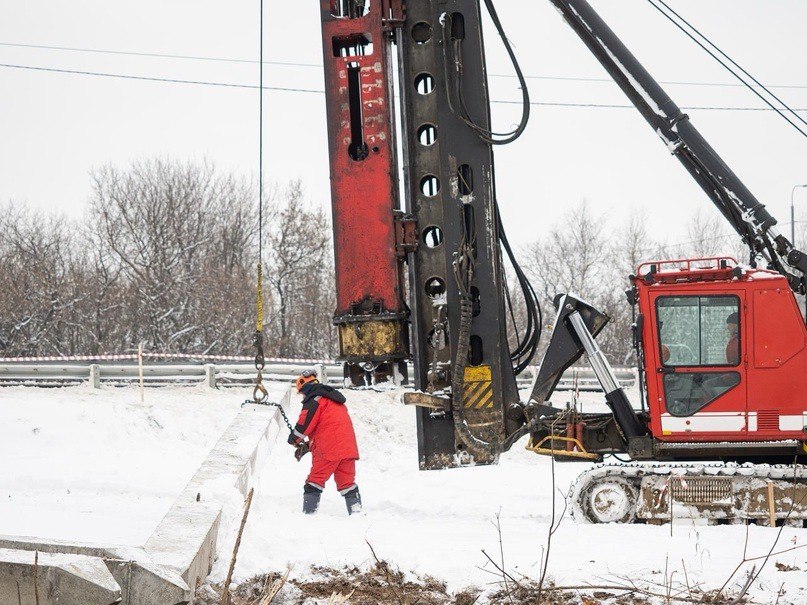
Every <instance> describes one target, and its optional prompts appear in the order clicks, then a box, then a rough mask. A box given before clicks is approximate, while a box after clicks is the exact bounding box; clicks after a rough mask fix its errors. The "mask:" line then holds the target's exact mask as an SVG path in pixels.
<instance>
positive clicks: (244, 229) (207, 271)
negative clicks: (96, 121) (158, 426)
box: [91, 160, 254, 352]
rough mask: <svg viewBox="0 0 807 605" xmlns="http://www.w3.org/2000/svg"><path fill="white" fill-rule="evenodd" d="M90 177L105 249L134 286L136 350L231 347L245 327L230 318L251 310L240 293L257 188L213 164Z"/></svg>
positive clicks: (131, 305)
mask: <svg viewBox="0 0 807 605" xmlns="http://www.w3.org/2000/svg"><path fill="white" fill-rule="evenodd" d="M92 176H93V189H94V191H93V198H92V201H91V213H92V214H93V216H94V217H95V218H96V224H97V225H98V236H99V237H100V240H101V242H102V245H101V249H102V250H103V251H104V254H106V253H107V252H108V254H109V255H111V257H112V258H114V259H115V261H116V262H117V263H118V264H119V267H120V272H121V274H122V276H123V277H125V280H126V284H127V285H128V286H129V287H128V292H127V295H128V297H127V310H128V313H126V316H127V317H128V319H129V321H131V322H132V323H131V326H132V330H131V332H130V334H129V339H128V340H129V346H135V345H136V344H137V343H138V342H143V343H144V344H145V345H146V346H147V347H149V348H152V349H153V350H158V351H184V352H208V351H211V350H214V349H216V348H223V346H224V347H229V346H232V344H234V343H233V342H232V341H231V340H230V338H223V335H225V334H231V333H232V332H234V331H235V329H236V328H242V327H243V322H236V324H237V325H234V324H233V322H232V321H231V319H232V318H233V317H234V316H235V315H234V313H233V311H234V310H235V309H237V308H238V307H239V306H243V305H239V304H238V299H239V297H238V292H239V287H238V286H239V284H240V283H243V282H244V281H245V280H246V274H245V269H246V261H247V260H248V253H247V252H245V251H246V250H248V249H249V248H250V246H249V245H248V244H250V243H251V242H250V240H251V238H252V237H253V234H254V227H253V231H252V232H250V227H249V226H248V225H249V223H250V220H249V217H250V210H249V201H250V198H251V190H250V188H249V187H247V186H246V185H245V184H244V183H242V182H240V181H238V180H236V179H233V178H232V177H221V176H219V175H218V174H217V172H216V171H215V169H214V168H213V167H212V166H211V165H208V164H202V165H198V164H191V163H189V164H178V163H172V162H169V161H167V160H149V161H144V162H138V163H135V164H133V165H132V167H131V168H130V169H128V170H126V171H121V170H119V169H116V168H114V167H111V166H107V167H104V168H101V169H99V170H97V171H95V172H94V173H93V175H92ZM253 224H254V223H253ZM99 258H100V257H99ZM222 297H225V300H222ZM229 297H233V298H234V299H235V300H230V303H232V302H235V305H233V304H228V302H227V300H226V298H229ZM233 307H235V308H233ZM244 310H245V309H244ZM219 326H221V327H222V328H223V329H217V327H219ZM244 340H245V341H246V340H247V339H246V338H244Z"/></svg>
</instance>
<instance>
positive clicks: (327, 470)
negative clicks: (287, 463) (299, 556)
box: [289, 370, 361, 515]
mask: <svg viewBox="0 0 807 605" xmlns="http://www.w3.org/2000/svg"><path fill="white" fill-rule="evenodd" d="M296 386H297V392H298V393H301V394H302V395H303V409H302V411H301V412H300V418H299V419H298V420H297V425H296V426H295V427H294V430H293V431H292V433H291V434H290V435H289V443H290V444H291V445H293V446H295V448H296V449H295V452H294V457H295V458H297V460H298V461H299V460H300V459H301V458H302V457H303V456H304V455H305V454H306V453H308V452H309V451H310V452H311V457H312V458H313V461H312V464H311V472H310V473H309V474H308V478H307V479H306V481H305V486H304V488H303V512H304V513H305V514H307V515H311V514H313V513H315V512H317V509H318V508H319V501H320V497H321V496H322V490H324V489H325V483H326V482H327V481H328V479H330V478H331V476H332V475H333V477H334V479H335V480H336V489H337V490H339V493H340V494H342V495H343V496H344V497H345V504H346V505H347V512H348V514H349V515H352V514H353V513H357V512H360V511H361V496H360V495H359V488H358V486H357V485H356V460H358V459H359V448H358V446H357V445H356V434H355V432H354V431H353V423H352V422H351V421H350V415H349V414H348V412H347V407H346V406H345V401H347V400H346V399H345V396H344V395H342V393H340V392H339V391H337V390H336V389H334V388H333V387H329V386H328V385H325V384H321V383H320V382H319V381H318V380H317V374H316V372H313V371H311V370H307V371H305V372H303V374H302V375H301V376H300V377H299V378H298V379H297V383H296ZM306 437H307V438H308V439H307V440H306Z"/></svg>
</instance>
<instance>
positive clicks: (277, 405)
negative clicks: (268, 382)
mask: <svg viewBox="0 0 807 605" xmlns="http://www.w3.org/2000/svg"><path fill="white" fill-rule="evenodd" d="M250 404H257V405H266V406H269V407H270V408H277V409H278V410H279V411H280V415H281V416H283V422H285V423H286V426H287V427H288V428H289V432H291V433H293V432H294V427H293V426H292V424H291V421H290V420H289V417H288V416H286V410H284V409H283V405H282V404H280V403H275V402H274V401H266V400H265V399H264V400H263V401H253V400H252V399H247V400H246V401H245V402H244V403H243V404H242V405H250Z"/></svg>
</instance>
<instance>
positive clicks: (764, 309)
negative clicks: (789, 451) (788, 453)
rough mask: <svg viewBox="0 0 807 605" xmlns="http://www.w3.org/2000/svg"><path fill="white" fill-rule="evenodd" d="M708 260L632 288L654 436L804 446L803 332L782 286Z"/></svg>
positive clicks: (806, 343) (806, 379) (806, 347)
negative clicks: (640, 323)
mask: <svg viewBox="0 0 807 605" xmlns="http://www.w3.org/2000/svg"><path fill="white" fill-rule="evenodd" d="M711 260H712V261H713V264H712V266H711V268H695V266H694V263H693V262H692V261H684V263H686V264H685V265H684V268H682V269H677V268H667V267H665V266H664V264H661V265H656V271H655V272H653V273H652V275H651V274H648V273H645V274H644V275H642V274H641V273H640V276H639V277H637V278H635V284H636V286H637V291H638V295H639V309H640V313H641V314H642V316H643V326H644V329H643V345H644V352H645V369H646V376H647V379H646V384H647V396H648V404H649V408H650V414H651V423H650V428H651V431H652V433H653V436H654V437H656V438H657V439H659V440H661V441H670V442H714V441H773V440H785V439H797V440H803V439H804V438H805V431H806V430H807V328H806V327H805V323H804V319H803V318H802V315H801V312H800V311H799V308H798V306H797V302H796V299H795V297H794V295H793V293H792V291H791V289H790V287H789V285H788V283H787V281H786V279H785V278H784V277H782V276H781V275H779V274H778V273H774V272H771V271H764V270H756V269H743V270H742V271H740V270H739V269H738V268H735V267H734V266H725V267H723V268H720V267H719V265H718V263H719V262H720V259H711ZM725 260H730V259H725ZM703 262H704V261H700V263H703ZM674 263H679V266H680V263H681V261H671V264H670V267H675V264H674ZM726 264H727V265H728V263H726ZM640 271H641V268H640ZM732 321H735V323H733V324H732V323H731V322H732ZM735 325H736V328H734V326H735ZM735 331H736V336H735V335H734V334H735Z"/></svg>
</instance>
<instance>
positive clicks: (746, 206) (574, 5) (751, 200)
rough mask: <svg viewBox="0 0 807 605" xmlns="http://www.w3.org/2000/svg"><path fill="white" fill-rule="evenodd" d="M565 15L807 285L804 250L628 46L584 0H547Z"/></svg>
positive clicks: (724, 201)
mask: <svg viewBox="0 0 807 605" xmlns="http://www.w3.org/2000/svg"><path fill="white" fill-rule="evenodd" d="M550 1H551V2H552V4H554V5H555V7H556V8H557V9H558V11H559V12H560V13H561V14H562V15H563V18H564V19H565V20H566V22H567V23H568V24H569V25H570V26H571V28H572V29H573V30H574V31H575V33H576V34H577V35H578V36H579V37H580V39H581V40H582V41H583V42H584V43H585V45H586V46H587V47H588V49H589V50H590V51H591V52H592V53H593V54H594V56H595V57H597V60H599V62H600V63H601V64H602V66H603V67H604V68H605V69H606V71H607V72H608V73H609V75H610V76H611V77H612V78H613V80H614V81H615V82H616V83H617V84H618V85H619V87H620V88H621V89H622V91H623V92H624V93H625V94H626V95H627V96H628V98H629V99H630V101H631V103H633V104H634V105H635V106H636V109H638V110H639V113H641V114H642V116H643V117H644V119H645V120H646V121H647V122H648V124H650V126H651V127H652V128H653V129H654V130H655V131H656V133H657V134H658V135H659V137H661V139H662V141H664V143H665V144H666V145H667V148H668V149H669V150H670V152H671V153H672V154H673V155H675V156H676V157H677V158H678V160H679V161H680V162H681V163H682V164H683V165H684V168H686V169H687V171H688V172H689V173H690V174H691V175H692V178H694V179H695V181H696V182H697V183H698V185H700V186H701V188H702V189H703V190H704V191H705V192H706V195H708V196H709V199H711V200H712V202H713V203H714V205H715V206H717V208H718V210H720V212H721V213H722V214H723V216H724V217H725V218H726V220H727V221H728V222H729V223H730V224H731V226H732V227H733V228H734V230H735V231H737V233H738V234H739V235H740V237H741V238H742V239H743V241H744V242H745V243H746V244H747V245H748V247H749V248H750V250H751V261H752V264H753V263H754V261H755V259H756V257H757V256H762V257H763V258H765V260H766V261H767V262H768V266H769V268H770V269H773V270H776V271H778V272H779V273H781V274H782V275H784V276H785V277H787V279H788V282H789V283H790V287H791V288H792V289H793V291H794V292H797V293H800V294H804V293H805V290H807V255H805V254H804V253H803V252H801V251H800V250H797V249H796V248H794V246H793V244H792V243H791V242H790V241H789V240H788V239H787V238H786V237H785V236H784V235H783V234H782V233H781V232H780V231H779V229H778V228H777V227H776V225H777V221H776V219H775V218H774V217H773V216H771V214H770V213H769V212H768V211H767V210H766V208H765V205H764V204H762V203H761V202H760V201H759V200H757V199H756V197H754V194H752V193H751V192H750V191H749V190H748V188H747V187H746V186H745V185H744V184H743V182H742V181H741V180H740V179H739V178H738V177H737V175H736V174H734V172H733V171H732V170H731V168H729V167H728V165H727V164H726V163H725V162H724V161H723V159H722V158H721V157H720V156H719V155H718V154H717V152H716V151H715V150H714V149H713V148H712V146H711V145H709V143H708V142H707V141H706V139H704V138H703V136H701V134H700V132H698V130H697V129H696V128H695V127H694V126H693V125H692V122H691V121H690V120H689V116H688V115H687V114H685V113H683V112H682V111H681V109H680V108H679V107H678V106H677V105H676V104H675V102H674V101H673V100H672V99H671V98H670V97H669V95H668V94H667V93H666V92H665V91H664V89H663V88H661V86H659V84H658V82H656V81H655V80H654V79H653V77H652V76H651V75H650V74H649V73H648V71H647V70H646V69H645V68H644V67H643V66H642V64H641V63H639V61H637V60H636V57H634V56H633V54H632V53H631V52H630V51H629V50H628V49H627V47H626V46H625V45H624V44H623V43H622V41H621V40H620V39H619V38H618V37H617V36H616V34H615V33H614V32H613V30H611V28H610V27H608V25H607V24H606V23H605V22H604V21H603V20H602V18H601V17H600V16H599V15H598V14H597V12H596V11H595V10H594V9H593V8H592V7H591V5H590V4H589V3H588V2H587V1H586V0H550Z"/></svg>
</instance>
